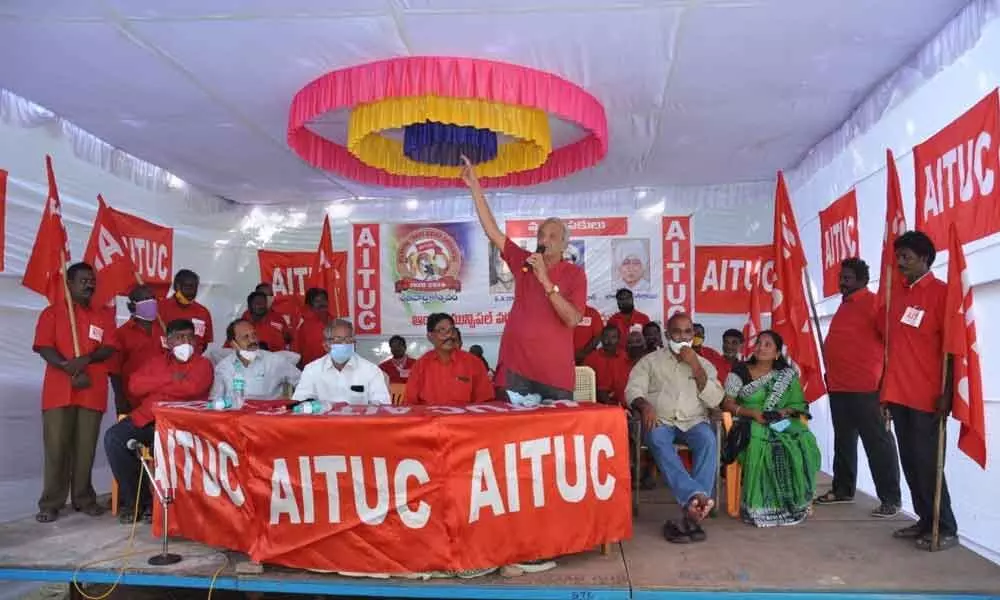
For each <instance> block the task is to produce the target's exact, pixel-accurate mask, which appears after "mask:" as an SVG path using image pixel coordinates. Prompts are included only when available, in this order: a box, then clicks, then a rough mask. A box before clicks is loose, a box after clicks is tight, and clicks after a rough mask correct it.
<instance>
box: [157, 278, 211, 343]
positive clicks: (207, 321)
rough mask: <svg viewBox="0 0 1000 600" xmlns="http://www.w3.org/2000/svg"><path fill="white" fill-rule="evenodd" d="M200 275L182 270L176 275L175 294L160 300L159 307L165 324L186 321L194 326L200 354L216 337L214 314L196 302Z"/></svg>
mask: <svg viewBox="0 0 1000 600" xmlns="http://www.w3.org/2000/svg"><path fill="white" fill-rule="evenodd" d="M198 283H199V278H198V274H197V273H195V272H194V271H191V270H189V269H181V270H180V271H177V274H176V275H174V293H173V295H171V296H167V297H166V298H163V299H162V300H160V302H159V305H158V307H157V309H158V311H159V316H160V318H161V319H163V322H164V323H170V322H171V321H176V320H178V319H185V320H188V321H191V323H193V324H194V334H195V341H194V349H195V351H196V352H197V353H198V354H202V353H203V352H205V348H207V347H208V345H209V344H211V343H212V341H214V340H215V335H214V333H213V331H212V313H210V312H209V311H208V309H207V308H205V306H204V305H202V304H200V303H199V302H196V301H195V298H196V297H197V296H198Z"/></svg>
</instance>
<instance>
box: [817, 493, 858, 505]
mask: <svg viewBox="0 0 1000 600" xmlns="http://www.w3.org/2000/svg"><path fill="white" fill-rule="evenodd" d="M815 502H816V504H850V503H852V502H854V497H853V496H838V495H837V494H836V493H835V492H834V491H833V490H830V491H829V492H827V493H825V494H823V495H822V496H817V497H816V500H815Z"/></svg>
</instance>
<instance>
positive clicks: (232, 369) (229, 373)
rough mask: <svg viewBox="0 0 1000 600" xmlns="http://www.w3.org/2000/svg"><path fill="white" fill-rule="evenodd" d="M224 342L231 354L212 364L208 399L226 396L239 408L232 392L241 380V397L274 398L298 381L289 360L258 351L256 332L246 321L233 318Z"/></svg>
mask: <svg viewBox="0 0 1000 600" xmlns="http://www.w3.org/2000/svg"><path fill="white" fill-rule="evenodd" d="M226 341H227V342H229V345H230V346H232V348H233V350H234V351H235V352H233V354H232V355H231V356H226V357H225V358H222V359H221V360H219V362H218V363H217V364H216V365H215V381H214V383H213V384H212V392H211V394H210V395H209V399H210V400H212V401H215V400H219V399H222V398H229V399H230V400H232V401H233V402H234V406H233V408H239V407H240V405H241V403H240V400H241V399H240V398H238V396H240V395H239V394H234V391H235V390H236V388H237V387H239V385H238V383H236V382H238V381H239V380H242V382H243V383H242V387H243V393H242V399H251V400H276V399H278V398H283V397H284V395H285V387H286V386H287V385H291V386H294V385H296V384H297V383H298V382H299V378H300V377H301V375H302V374H301V373H300V372H299V370H298V369H296V368H295V365H294V364H293V362H292V361H291V360H290V359H289V358H288V357H286V356H283V355H282V354H280V353H277V352H268V351H267V350H261V349H260V345H259V343H258V342H257V332H256V331H255V330H254V326H253V324H252V323H250V322H249V321H245V320H243V319H236V320H235V321H233V322H232V323H230V324H229V327H226Z"/></svg>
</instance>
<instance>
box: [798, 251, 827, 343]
mask: <svg viewBox="0 0 1000 600" xmlns="http://www.w3.org/2000/svg"><path fill="white" fill-rule="evenodd" d="M802 274H803V275H804V276H805V277H804V278H803V283H804V284H805V286H806V296H807V297H808V298H809V309H810V311H811V312H812V319H813V326H814V327H816V338H817V339H819V350H820V352H821V353H822V352H823V330H822V329H820V328H819V313H817V312H816V301H815V300H814V299H813V292H812V278H811V277H809V270H808V269H803V270H802Z"/></svg>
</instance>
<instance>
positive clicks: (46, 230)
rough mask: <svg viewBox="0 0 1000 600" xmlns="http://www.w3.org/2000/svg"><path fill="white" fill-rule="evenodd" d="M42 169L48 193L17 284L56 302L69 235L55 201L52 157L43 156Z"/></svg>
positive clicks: (55, 191) (67, 254) (51, 302)
mask: <svg viewBox="0 0 1000 600" xmlns="http://www.w3.org/2000/svg"><path fill="white" fill-rule="evenodd" d="M45 169H46V171H47V172H48V178H49V196H48V198H47V199H46V201H45V210H43V211H42V220H41V223H39V225H38V233H37V234H36V235H35V244H34V246H32V248H31V256H29V257H28V264H27V265H26V266H25V267H24V279H22V280H21V285H23V286H24V287H26V288H28V289H29V290H31V291H33V292H37V293H39V294H42V295H43V296H45V297H46V298H48V299H49V304H56V303H57V302H59V301H60V299H61V298H62V297H63V294H64V292H63V283H62V281H61V277H62V270H63V268H64V267H65V266H66V263H67V262H69V261H70V260H71V259H70V255H69V236H67V235H66V227H65V226H63V220H62V205H61V204H60V202H59V188H58V187H56V175H55V173H54V172H53V171H52V157H51V156H48V155H46V156H45Z"/></svg>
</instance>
